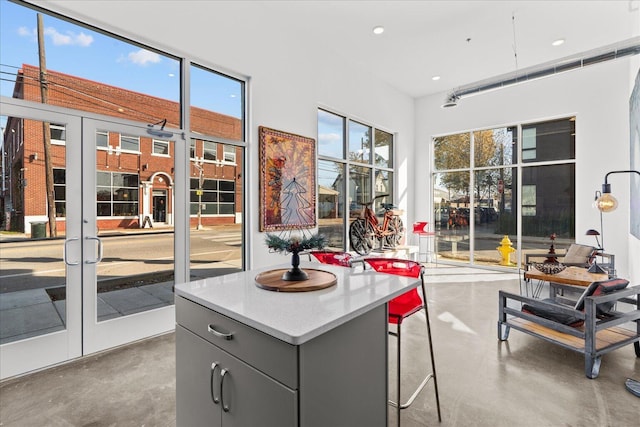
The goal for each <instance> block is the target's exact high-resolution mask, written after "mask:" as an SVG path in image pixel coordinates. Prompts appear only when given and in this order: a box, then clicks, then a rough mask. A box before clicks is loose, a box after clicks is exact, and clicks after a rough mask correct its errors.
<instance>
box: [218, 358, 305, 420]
mask: <svg viewBox="0 0 640 427" xmlns="http://www.w3.org/2000/svg"><path fill="white" fill-rule="evenodd" d="M223 365H224V366H223V367H224V369H225V371H226V372H225V374H224V377H223V379H222V380H221V381H222V403H223V405H224V406H223V408H224V411H223V413H222V425H223V426H224V427H247V426H261V427H271V426H272V427H295V426H297V425H298V393H297V391H295V390H292V389H290V388H289V387H287V386H285V385H283V384H281V383H279V382H277V381H275V380H274V379H272V378H271V377H269V376H267V375H265V374H263V373H262V372H260V371H258V370H256V369H254V368H252V367H251V366H249V365H247V364H246V363H244V362H242V361H240V360H239V359H236V358H235V357H229V358H228V359H225V361H224V363H223Z"/></svg>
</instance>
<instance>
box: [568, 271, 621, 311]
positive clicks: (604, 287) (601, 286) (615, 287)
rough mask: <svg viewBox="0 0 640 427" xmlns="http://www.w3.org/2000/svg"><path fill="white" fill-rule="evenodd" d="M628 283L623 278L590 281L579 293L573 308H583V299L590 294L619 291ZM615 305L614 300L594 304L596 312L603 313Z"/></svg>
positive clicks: (596, 294)
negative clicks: (580, 293)
mask: <svg viewBox="0 0 640 427" xmlns="http://www.w3.org/2000/svg"><path fill="white" fill-rule="evenodd" d="M628 284H629V281H628V280H625V279H609V280H602V281H600V282H593V283H591V284H590V285H589V286H588V287H587V289H585V291H584V292H583V293H582V295H580V298H579V299H578V301H577V302H576V305H575V307H574V308H575V309H576V310H584V299H585V298H586V297H590V296H598V295H607V294H610V293H611V292H615V291H619V290H621V289H624V288H626V287H627V285H628ZM614 305H615V301H611V302H605V303H602V304H598V305H596V314H598V315H600V314H605V313H608V312H610V311H611V309H612V308H613V306H614Z"/></svg>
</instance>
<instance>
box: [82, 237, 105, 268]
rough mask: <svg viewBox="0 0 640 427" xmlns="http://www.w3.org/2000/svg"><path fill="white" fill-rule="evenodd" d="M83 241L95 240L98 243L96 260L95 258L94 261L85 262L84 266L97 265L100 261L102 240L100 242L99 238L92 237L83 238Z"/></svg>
mask: <svg viewBox="0 0 640 427" xmlns="http://www.w3.org/2000/svg"><path fill="white" fill-rule="evenodd" d="M85 240H95V241H96V242H98V258H96V259H94V260H86V261H85V263H86V264H97V263H99V262H100V261H102V240H100V238H98V237H94V236H87V237H85Z"/></svg>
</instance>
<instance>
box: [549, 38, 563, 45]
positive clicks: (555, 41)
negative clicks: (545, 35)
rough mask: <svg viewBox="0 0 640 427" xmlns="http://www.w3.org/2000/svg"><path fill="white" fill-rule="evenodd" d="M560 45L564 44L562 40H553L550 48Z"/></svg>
mask: <svg viewBox="0 0 640 427" xmlns="http://www.w3.org/2000/svg"><path fill="white" fill-rule="evenodd" d="M561 44H564V39H558V40H554V41H553V42H552V43H551V46H560V45H561Z"/></svg>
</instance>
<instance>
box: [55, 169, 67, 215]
mask: <svg viewBox="0 0 640 427" xmlns="http://www.w3.org/2000/svg"><path fill="white" fill-rule="evenodd" d="M66 183H67V181H66V173H65V170H64V169H57V168H54V169H53V199H54V201H55V204H56V216H57V217H65V216H67V210H66V200H67V190H66Z"/></svg>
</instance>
